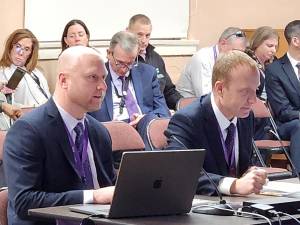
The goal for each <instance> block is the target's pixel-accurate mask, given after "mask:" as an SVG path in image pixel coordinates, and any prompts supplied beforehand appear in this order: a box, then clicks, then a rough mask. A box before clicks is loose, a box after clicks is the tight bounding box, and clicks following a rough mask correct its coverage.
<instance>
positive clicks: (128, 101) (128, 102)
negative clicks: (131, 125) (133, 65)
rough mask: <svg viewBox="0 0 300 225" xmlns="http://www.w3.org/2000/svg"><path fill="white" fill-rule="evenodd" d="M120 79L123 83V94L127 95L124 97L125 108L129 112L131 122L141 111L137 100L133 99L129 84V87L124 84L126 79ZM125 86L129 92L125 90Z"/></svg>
mask: <svg viewBox="0 0 300 225" xmlns="http://www.w3.org/2000/svg"><path fill="white" fill-rule="evenodd" d="M119 79H121V81H122V94H123V95H124V93H125V96H124V97H125V106H126V109H127V111H128V115H129V120H131V118H132V115H133V114H135V113H139V109H138V106H137V103H136V101H135V98H134V97H133V94H132V92H131V91H130V89H129V84H128V85H125V84H124V81H125V80H124V79H125V77H124V76H122V77H121V76H120V77H119ZM127 79H128V78H127ZM128 82H129V80H128ZM125 86H127V90H124V89H123V88H124V87H125Z"/></svg>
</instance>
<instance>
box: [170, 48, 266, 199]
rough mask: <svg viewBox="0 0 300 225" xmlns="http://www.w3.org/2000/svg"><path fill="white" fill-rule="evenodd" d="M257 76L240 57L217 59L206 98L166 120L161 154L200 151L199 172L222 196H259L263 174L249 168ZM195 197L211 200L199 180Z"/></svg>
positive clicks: (204, 182) (231, 54)
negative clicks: (164, 148) (202, 151)
mask: <svg viewBox="0 0 300 225" xmlns="http://www.w3.org/2000/svg"><path fill="white" fill-rule="evenodd" d="M258 86H259V73H258V70H257V66H256V63H255V62H254V61H253V60H252V59H251V58H250V57H249V56H247V55H246V54H245V53H243V52H240V51H237V50H235V51H231V52H229V53H224V54H223V55H220V57H219V59H218V60H217V61H216V64H215V65H214V68H213V75H212V94H210V95H206V96H202V97H201V98H200V99H199V100H197V101H195V102H193V103H192V104H191V105H189V106H187V107H186V108H183V109H182V110H180V111H178V112H176V113H175V114H174V116H173V117H172V118H171V120H170V123H169V126H168V133H169V140H168V148H167V149H182V148H188V149H198V148H204V149H206V156H205V160H204V165H203V168H204V169H205V170H206V171H207V172H208V173H210V176H211V178H212V179H213V180H214V182H215V183H216V184H217V185H218V187H219V189H220V191H221V192H222V193H225V194H241V195H246V194H251V193H259V191H260V190H261V189H262V186H263V185H264V184H265V181H266V172H265V171H264V170H261V169H257V168H255V167H250V165H251V156H252V144H251V143H252V142H251V140H252V137H253V114H252V113H250V111H251V106H252V104H253V103H255V101H256V89H257V87H258ZM197 193H198V194H205V195H213V194H216V190H215V188H214V186H212V184H211V183H210V182H209V181H208V179H207V177H205V176H204V175H203V176H201V177H200V178H199V184H198V189H197Z"/></svg>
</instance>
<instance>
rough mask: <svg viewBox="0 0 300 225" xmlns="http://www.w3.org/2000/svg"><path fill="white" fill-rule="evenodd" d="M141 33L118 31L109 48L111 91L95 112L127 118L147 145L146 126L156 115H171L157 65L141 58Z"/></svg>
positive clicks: (97, 115) (105, 117)
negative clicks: (151, 64)
mask: <svg viewBox="0 0 300 225" xmlns="http://www.w3.org/2000/svg"><path fill="white" fill-rule="evenodd" d="M138 50H139V43H138V39H137V37H136V36H135V35H134V34H132V33H130V32H126V31H121V32H118V33H116V34H115V35H114V36H113V37H112V39H111V41H110V46H109V49H108V51H107V58H108V63H107V64H106V66H107V69H108V76H107V78H106V84H107V92H106V95H105V98H104V102H103V105H102V107H101V108H100V109H99V110H98V111H96V112H93V113H91V115H92V116H93V117H94V118H96V119H97V120H99V121H101V122H104V121H111V120H123V121H126V122H129V124H130V125H132V126H133V127H135V128H136V129H137V131H138V132H139V133H140V135H141V136H142V138H143V140H144V142H145V144H146V148H147V138H146V127H147V125H148V123H149V122H150V121H151V120H152V119H154V118H156V117H168V116H169V110H168V106H167V105H166V101H165V99H164V96H163V95H162V93H161V92H160V87H159V83H158V79H157V77H156V74H157V73H156V70H155V68H154V67H152V66H150V65H147V64H144V63H140V62H137V61H136V59H137V55H138Z"/></svg>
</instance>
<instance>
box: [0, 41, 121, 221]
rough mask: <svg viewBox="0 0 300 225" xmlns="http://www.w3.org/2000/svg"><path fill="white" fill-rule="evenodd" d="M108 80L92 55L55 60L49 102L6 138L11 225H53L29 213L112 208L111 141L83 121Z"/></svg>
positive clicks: (82, 50)
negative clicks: (109, 205)
mask: <svg viewBox="0 0 300 225" xmlns="http://www.w3.org/2000/svg"><path fill="white" fill-rule="evenodd" d="M106 75H107V71H106V69H105V66H104V63H103V60H102V59H101V57H100V56H99V54H98V53H97V52H96V51H95V50H94V49H91V48H88V47H83V46H76V47H72V48H68V49H67V50H65V51H64V52H63V53H62V54H61V55H60V57H59V60H58V77H57V83H56V88H55V92H54V96H53V98H51V99H50V100H49V101H48V102H47V103H46V104H44V105H42V106H41V107H39V108H37V109H36V110H33V111H32V112H31V113H28V114H26V115H25V116H24V117H22V118H20V119H19V120H17V121H16V123H15V124H14V125H13V126H12V127H11V129H10V130H9V132H8V133H7V136H6V140H5V144H4V152H5V153H4V167H5V172H6V177H7V178H8V179H7V184H8V190H9V196H8V197H9V207H8V220H9V224H10V225H14V224H18V225H25V224H26V225H29V224H30V225H33V224H55V221H50V222H41V221H34V220H32V218H29V217H28V216H27V213H28V209H32V208H40V207H50V206H59V205H69V204H82V203H110V202H111V200H112V196H113V192H114V187H113V186H111V185H113V182H114V180H115V174H114V171H113V166H112V157H111V138H110V136H109V133H108V131H107V130H106V129H105V128H104V127H103V126H102V125H101V124H100V123H99V122H98V121H96V120H95V119H93V118H92V117H91V116H89V115H86V112H88V111H92V110H95V109H97V108H99V106H100V104H101V102H102V98H103V96H104V93H105V90H106V84H105V81H104V80H105V77H106ZM57 224H70V223H66V222H65V221H58V223H57ZM73 224H74V223H73Z"/></svg>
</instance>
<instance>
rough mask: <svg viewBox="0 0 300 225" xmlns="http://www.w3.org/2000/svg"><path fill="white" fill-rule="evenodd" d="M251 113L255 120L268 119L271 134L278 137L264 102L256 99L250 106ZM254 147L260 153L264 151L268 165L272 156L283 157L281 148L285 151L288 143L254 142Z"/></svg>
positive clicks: (276, 141) (274, 124)
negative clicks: (279, 155) (278, 155)
mask: <svg viewBox="0 0 300 225" xmlns="http://www.w3.org/2000/svg"><path fill="white" fill-rule="evenodd" d="M252 111H253V113H254V116H255V117H256V118H268V119H269V121H270V123H271V127H270V130H271V132H274V133H276V134H277V135H278V132H277V126H276V123H275V121H274V119H273V117H272V114H271V111H270V109H269V107H268V106H267V104H266V103H265V102H264V101H262V100H260V99H258V98H257V99H256V103H255V104H253V106H252ZM278 136H279V135H278ZM255 145H256V147H257V148H258V149H259V150H260V151H265V152H266V153H267V154H266V155H267V165H268V164H270V162H271V157H272V155H273V154H281V155H282V156H284V151H283V149H282V148H283V147H285V148H286V149H288V148H289V146H290V142H289V141H282V142H280V141H278V140H256V141H255Z"/></svg>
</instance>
